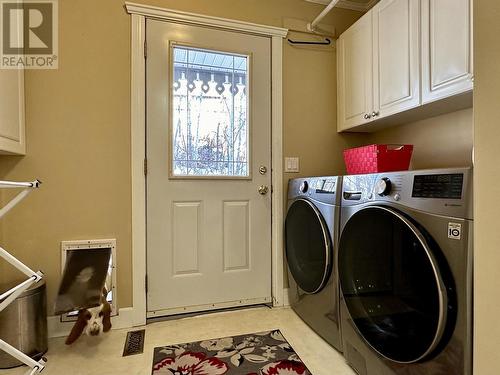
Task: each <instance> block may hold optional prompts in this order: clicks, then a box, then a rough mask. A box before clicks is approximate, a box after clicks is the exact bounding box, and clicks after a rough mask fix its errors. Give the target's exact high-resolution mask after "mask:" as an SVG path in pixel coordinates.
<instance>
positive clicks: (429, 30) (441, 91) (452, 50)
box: [422, 0, 473, 104]
mask: <svg viewBox="0 0 500 375" xmlns="http://www.w3.org/2000/svg"><path fill="white" fill-rule="evenodd" d="M472 88H473V71H472V2H471V0H422V101H423V103H424V104H425V103H429V102H432V101H435V100H438V99H442V98H446V97H449V96H452V95H456V94H459V93H462V92H465V91H470V90H472Z"/></svg>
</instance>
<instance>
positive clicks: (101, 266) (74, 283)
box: [54, 249, 111, 315]
mask: <svg viewBox="0 0 500 375" xmlns="http://www.w3.org/2000/svg"><path fill="white" fill-rule="evenodd" d="M110 258H111V249H82V250H79V251H71V252H69V253H68V254H67V257H66V263H65V266H64V272H63V277H62V281H61V284H60V285H59V292H58V293H57V298H56V303H55V308H54V310H55V312H54V313H55V314H56V315H61V314H64V313H67V312H70V311H75V310H81V309H87V308H90V307H95V306H99V305H100V304H101V297H102V289H103V287H104V284H105V282H106V276H107V273H108V268H109V261H110Z"/></svg>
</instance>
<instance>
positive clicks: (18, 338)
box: [0, 280, 48, 369]
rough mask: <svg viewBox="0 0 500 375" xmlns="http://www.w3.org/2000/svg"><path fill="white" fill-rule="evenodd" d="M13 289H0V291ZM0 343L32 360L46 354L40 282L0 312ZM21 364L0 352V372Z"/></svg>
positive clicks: (44, 306) (44, 308) (43, 297)
mask: <svg viewBox="0 0 500 375" xmlns="http://www.w3.org/2000/svg"><path fill="white" fill-rule="evenodd" d="M15 285H16V283H14V284H10V285H2V286H0V291H6V290H9V289H10V288H12V287H13V286H15ZM0 339H2V340H3V341H5V342H7V343H9V344H10V345H12V346H14V347H15V348H17V349H19V350H20V351H22V352H23V353H25V354H26V355H28V356H30V357H31V358H33V359H35V360H38V359H40V358H41V357H42V355H43V354H45V352H47V348H48V344H47V341H48V340H47V297H46V288H45V282H44V281H43V280H42V281H40V282H38V283H37V284H34V285H32V286H31V288H29V289H28V290H26V291H24V293H22V294H21V295H20V296H19V297H17V298H16V300H14V301H13V302H12V303H11V304H10V305H9V306H7V308H6V309H5V310H3V311H2V312H0ZM22 364H23V363H21V362H19V361H18V360H17V359H15V358H13V357H12V356H10V355H9V354H7V353H5V352H3V351H2V350H0V369H5V368H11V367H17V366H20V365H22Z"/></svg>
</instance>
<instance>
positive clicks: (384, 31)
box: [372, 0, 441, 119]
mask: <svg viewBox="0 0 500 375" xmlns="http://www.w3.org/2000/svg"><path fill="white" fill-rule="evenodd" d="M439 1H441V0H439ZM372 12H373V78H374V83H373V87H374V112H373V117H374V119H378V118H383V117H386V116H389V115H392V114H395V113H399V112H402V111H405V110H407V109H410V108H414V107H417V106H419V105H420V48H419V21H420V17H419V15H420V9H419V0H383V1H381V2H380V3H378V4H377V5H376V6H375V7H374V8H373V10H372Z"/></svg>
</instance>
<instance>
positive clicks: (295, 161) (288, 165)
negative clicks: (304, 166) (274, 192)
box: [285, 157, 300, 173]
mask: <svg viewBox="0 0 500 375" xmlns="http://www.w3.org/2000/svg"><path fill="white" fill-rule="evenodd" d="M299 171H300V168H299V158H297V157H286V158H285V172H288V173H299Z"/></svg>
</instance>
